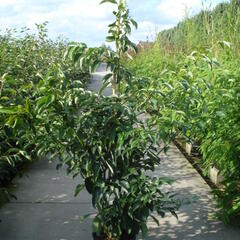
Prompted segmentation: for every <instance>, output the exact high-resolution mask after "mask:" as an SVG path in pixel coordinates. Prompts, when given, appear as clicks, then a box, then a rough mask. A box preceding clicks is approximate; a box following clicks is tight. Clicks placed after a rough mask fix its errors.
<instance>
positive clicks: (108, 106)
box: [59, 0, 179, 240]
mask: <svg viewBox="0 0 240 240" xmlns="http://www.w3.org/2000/svg"><path fill="white" fill-rule="evenodd" d="M102 3H111V4H113V5H114V6H115V7H116V10H114V12H113V14H114V16H115V17H116V20H115V21H114V23H112V24H110V25H109V34H110V35H109V36H108V37H107V41H109V42H114V44H115V51H114V50H110V49H106V48H87V46H86V45H85V44H70V46H69V49H68V51H67V52H66V55H65V57H70V58H71V59H72V60H73V61H74V62H75V64H76V65H80V66H81V67H88V68H90V70H94V69H96V68H97V66H98V65H99V64H100V63H101V62H106V63H107V66H108V68H110V70H111V73H109V74H108V75H106V76H105V77H104V84H103V88H102V89H101V90H100V92H99V94H97V93H92V92H88V91H83V92H82V94H80V95H79V98H81V100H80V101H78V102H79V105H78V106H79V112H78V113H77V114H75V116H74V115H73V126H74V127H73V128H72V129H70V128H69V133H68V134H69V135H68V136H69V137H67V138H66V140H65V146H66V151H65V152H62V153H61V154H59V155H60V156H61V157H60V159H61V164H62V165H63V164H65V165H67V171H68V173H72V174H73V175H74V177H76V176H78V175H81V177H82V178H83V183H81V184H79V185H78V187H77V188H76V195H77V194H78V193H79V192H81V191H82V190H83V189H84V188H86V189H87V191H88V192H89V193H90V194H91V195H92V205H93V207H94V208H95V209H96V210H97V213H96V215H95V217H94V220H93V225H92V226H93V237H94V239H106V240H107V239H108V240H127V239H129V240H135V239H136V237H137V235H138V234H139V233H140V232H142V234H143V235H144V236H145V235H146V233H147V220H148V219H149V217H151V218H153V220H154V221H155V222H156V223H157V224H159V222H158V220H157V218H156V217H155V216H154V213H157V214H159V215H160V216H164V215H165V212H171V213H172V214H174V215H175V216H176V213H175V211H176V210H177V208H178V206H179V201H177V200H176V199H175V195H174V194H172V193H170V192H166V191H165V192H164V191H162V185H163V184H170V183H171V181H170V180H169V179H163V178H162V179H161V178H153V177H150V175H151V174H150V172H151V171H154V170H155V166H156V165H158V164H160V157H159V154H160V152H162V151H165V150H166V149H167V146H165V145H162V146H159V132H158V131H157V132H156V131H155V130H153V129H152V126H151V125H149V124H148V122H142V121H140V120H139V117H138V115H137V112H136V106H135V105H133V104H132V102H129V99H128V96H127V95H124V94H123V95H121V86H120V84H121V83H122V82H123V81H124V80H125V81H126V82H128V83H129V86H131V80H132V75H131V73H130V72H129V71H128V70H127V69H126V68H125V67H124V66H123V65H122V64H121V56H122V55H123V54H126V55H128V56H129V58H131V56H130V55H129V54H128V50H130V49H133V50H135V51H136V50H137V49H136V46H135V45H134V44H133V43H132V42H131V41H130V40H129V38H128V35H129V34H130V33H131V25H133V26H135V27H137V23H136V22H135V21H134V20H133V19H132V18H130V16H129V10H128V8H127V5H126V2H125V1H122V0H119V1H118V2H117V1H115V0H104V1H102V2H101V4H102ZM110 83H111V85H112V89H113V95H112V96H110V97H105V96H103V95H101V92H102V90H103V89H104V87H106V86H107V85H109V84H110ZM70 136H71V137H70ZM168 137H169V136H165V138H163V142H164V140H166V139H168ZM87 217H88V215H86V216H85V217H84V218H87Z"/></svg>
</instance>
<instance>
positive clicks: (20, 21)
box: [0, 0, 227, 46]
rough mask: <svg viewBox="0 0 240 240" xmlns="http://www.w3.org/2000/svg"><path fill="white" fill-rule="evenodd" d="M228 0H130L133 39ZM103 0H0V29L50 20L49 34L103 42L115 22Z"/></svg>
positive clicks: (90, 42) (92, 43)
mask: <svg viewBox="0 0 240 240" xmlns="http://www.w3.org/2000/svg"><path fill="white" fill-rule="evenodd" d="M202 1H204V5H205V6H208V7H209V6H210V5H211V7H214V6H215V5H216V4H217V3H219V2H223V1H225V2H226V1H227V0H128V1H127V2H128V6H129V9H130V13H131V16H132V17H133V18H134V19H135V20H136V21H137V22H138V26H139V27H138V30H137V31H133V33H132V35H131V40H132V41H134V42H135V43H137V42H138V41H140V40H142V41H144V40H146V39H149V40H150V41H153V40H154V39H155V37H156V34H157V32H159V31H161V30H164V29H168V28H171V27H173V26H175V25H176V24H177V23H178V22H179V21H181V20H182V19H183V18H184V16H185V13H186V9H187V12H189V14H190V15H194V14H196V13H198V12H199V11H200V10H201V9H202ZM99 3H100V0H0V30H1V31H4V30H5V29H6V28H17V29H20V28H21V27H27V28H30V29H31V31H34V29H36V27H35V23H42V22H45V21H48V22H49V23H48V33H49V37H51V38H52V39H56V38H57V37H58V36H60V35H61V36H64V38H67V39H69V40H72V41H78V42H85V43H87V44H88V45H89V46H100V45H101V44H103V43H104V42H105V37H106V35H107V29H108V28H107V26H108V25H109V24H110V23H111V22H113V16H112V10H113V5H112V4H103V5H99Z"/></svg>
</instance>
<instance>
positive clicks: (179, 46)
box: [127, 1, 240, 222]
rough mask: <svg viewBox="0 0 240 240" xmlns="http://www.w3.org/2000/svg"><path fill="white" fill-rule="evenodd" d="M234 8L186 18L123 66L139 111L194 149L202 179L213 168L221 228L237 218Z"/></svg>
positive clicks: (239, 169) (239, 167)
mask: <svg viewBox="0 0 240 240" xmlns="http://www.w3.org/2000/svg"><path fill="white" fill-rule="evenodd" d="M239 7H240V5H239V1H231V2H230V3H222V4H219V5H218V6H217V7H216V8H215V9H214V10H213V11H210V10H206V9H205V10H203V11H202V12H201V13H200V14H198V15H196V16H194V17H191V18H189V17H187V16H186V18H185V20H183V21H182V22H180V23H179V24H178V25H177V26H176V27H175V28H173V29H170V30H166V31H163V32H160V33H159V34H158V36H157V40H156V41H155V43H154V47H153V48H152V49H146V50H145V51H144V50H143V51H141V52H140V53H139V54H138V55H137V56H136V58H135V59H134V61H132V62H131V61H130V62H128V63H127V64H128V66H130V68H131V69H132V70H133V71H134V73H135V74H136V75H137V76H140V77H141V80H139V79H138V80H136V84H137V83H138V86H141V88H140V89H141V91H139V87H136V88H135V90H134V91H133V92H132V93H131V95H133V96H134V98H135V100H137V102H139V103H140V104H139V107H140V108H143V109H146V110H147V111H148V112H150V113H151V114H152V119H153V121H155V124H156V126H162V125H164V126H168V124H173V126H174V131H175V133H176V135H179V136H181V137H184V138H185V140H186V141H188V142H192V143H193V144H195V143H197V144H198V145H199V151H200V152H201V154H202V160H201V163H200V164H201V166H202V168H203V169H204V170H205V173H206V174H208V171H209V168H210V167H212V166H215V167H217V168H218V169H219V170H220V172H221V174H222V175H223V176H224V181H223V183H222V187H221V188H220V189H221V190H219V189H218V190H216V191H215V194H216V198H217V200H218V207H219V208H220V210H221V211H220V215H221V217H222V218H223V220H224V221H225V222H229V220H230V218H231V217H235V216H239V213H240V187H239V186H240V184H239V183H240V174H239V173H240V154H239V151H240V125H239V119H240V115H239V108H240V105H239V102H240V101H239V100H240V99H239V97H240V95H239V91H240V85H239V68H238V66H239V46H240V45H239V36H240V31H239V29H240V28H239V16H240V8H239ZM139 81H140V82H139ZM168 117H171V118H172V121H170V122H169V118H168Z"/></svg>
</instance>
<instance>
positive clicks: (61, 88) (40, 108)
mask: <svg viewBox="0 0 240 240" xmlns="http://www.w3.org/2000/svg"><path fill="white" fill-rule="evenodd" d="M101 3H111V4H113V6H114V10H115V11H114V12H113V14H114V16H115V21H114V22H113V23H112V24H110V25H109V36H108V37H107V38H106V39H107V41H109V42H113V43H114V44H115V50H111V49H109V48H106V47H100V48H88V47H87V45H86V44H84V43H74V42H72V43H69V44H68V43H66V42H64V41H62V40H58V41H56V42H53V41H51V40H49V39H48V38H47V31H46V24H45V23H44V24H40V25H37V28H38V35H37V36H35V35H32V34H29V33H28V32H27V30H23V32H22V33H21V34H22V37H15V35H16V33H12V32H7V33H6V34H3V35H1V36H0V43H1V45H0V53H1V54H0V60H1V65H0V76H1V81H0V141H1V146H0V200H1V203H2V202H5V201H8V200H9V198H10V197H12V196H11V194H10V193H9V192H8V191H7V188H6V187H7V185H8V184H9V182H11V180H12V178H13V177H14V176H15V175H16V174H17V173H18V172H19V169H20V168H21V166H22V165H23V164H24V163H26V162H30V161H32V160H34V159H37V158H39V157H41V156H45V155H47V154H49V155H50V156H51V158H52V159H53V158H56V157H57V158H59V159H60V163H59V165H58V167H61V166H63V165H65V166H67V173H68V174H70V173H71V174H72V175H73V177H76V176H79V175H80V176H81V177H82V178H83V180H84V182H83V184H79V185H78V186H77V188H76V192H75V195H76V196H77V195H78V194H79V193H80V192H81V191H82V190H83V188H86V189H87V191H88V192H89V193H90V194H91V195H92V205H93V207H94V208H95V209H96V210H97V214H96V215H95V217H94V220H93V232H94V237H95V239H109V240H110V239H111V240H127V239H129V240H135V239H136V238H137V235H138V234H139V233H140V232H141V233H142V234H143V236H145V235H146V233H147V230H148V229H147V220H148V219H149V218H152V219H153V220H154V221H155V222H156V224H158V225H159V222H158V220H157V219H156V218H155V217H154V215H153V213H154V212H156V213H158V214H159V215H160V216H162V217H164V215H165V213H166V212H170V213H172V214H173V215H174V216H175V217H177V215H176V213H175V211H176V210H177V209H178V207H179V204H180V202H179V200H177V199H176V197H175V195H174V194H173V193H171V192H165V191H163V190H162V189H163V185H164V184H171V183H172V181H171V180H170V179H167V178H155V177H150V176H149V175H148V174H146V171H147V172H152V171H154V170H155V166H156V165H158V164H160V160H161V159H160V157H159V154H160V153H161V152H163V151H164V152H166V151H167V150H168V145H169V143H170V142H171V141H172V140H173V139H174V138H176V137H179V136H181V137H182V138H184V139H185V140H186V141H188V142H191V143H195V142H197V143H199V151H201V153H202V160H201V165H202V167H203V169H205V171H206V173H207V172H208V171H209V168H210V167H212V166H215V167H217V168H218V169H219V170H220V172H221V174H222V175H223V176H224V181H223V182H222V185H221V186H222V188H217V189H216V191H215V195H216V198H217V200H218V206H219V207H220V209H221V216H222V217H223V220H224V221H225V222H229V220H230V219H231V217H235V216H239V213H240V193H239V192H240V191H239V188H240V187H239V185H240V161H239V160H240V159H239V156H240V125H239V120H240V105H239V102H240V101H239V100H240V99H239V98H240V86H239V73H240V72H239V71H240V70H239V69H238V66H239V60H238V55H239V42H238V39H239V34H240V33H239V30H238V29H239V16H240V9H239V7H240V6H239V3H238V1H231V3H230V4H220V5H219V6H217V7H216V9H214V10H213V11H206V10H204V11H202V12H201V13H200V14H199V15H197V16H195V17H193V18H186V19H185V21H183V22H181V23H180V24H179V25H178V26H177V27H176V28H174V29H172V30H168V31H164V32H161V33H160V34H159V36H158V38H157V40H156V42H155V44H154V47H153V48H152V49H147V50H145V51H144V50H143V51H141V53H139V54H137V55H136V57H135V59H134V61H131V60H129V62H128V66H130V67H131V70H129V69H127V68H126V67H125V65H124V64H123V63H122V62H123V61H122V59H123V58H125V57H128V58H129V59H132V56H131V55H132V53H133V51H134V52H137V48H136V46H135V45H134V44H133V43H132V42H131V41H130V40H129V38H128V35H129V34H130V33H131V27H136V28H137V23H136V22H135V21H134V20H133V19H132V18H131V17H130V15H129V10H128V8H127V5H126V1H123V0H119V1H116V0H103V1H101ZM216 19H218V20H219V21H216ZM229 29H231V30H232V31H231V32H229ZM129 53H131V54H129ZM102 62H105V63H106V64H107V67H108V68H109V69H110V70H111V73H109V74H107V75H106V76H105V77H104V84H103V87H102V89H100V91H99V93H93V92H90V91H86V90H85V84H86V83H87V80H88V78H89V73H91V72H94V71H95V70H96V69H97V67H98V66H99V65H100V64H101V63H102ZM110 84H111V86H112V88H113V95H112V96H111V97H105V96H103V95H102V94H101V93H102V91H103V90H104V88H106V87H107V86H108V85H110ZM146 112H148V113H150V115H149V116H148V118H147V119H146V120H145V121H141V120H140V118H139V115H140V113H146ZM160 142H161V145H160ZM88 216H89V214H88V215H86V216H83V220H84V219H86V218H87V217H88Z"/></svg>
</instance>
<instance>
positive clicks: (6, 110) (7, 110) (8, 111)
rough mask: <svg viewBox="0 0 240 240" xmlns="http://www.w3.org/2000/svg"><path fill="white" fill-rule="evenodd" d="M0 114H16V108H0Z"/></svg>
mask: <svg viewBox="0 0 240 240" xmlns="http://www.w3.org/2000/svg"><path fill="white" fill-rule="evenodd" d="M0 113H5V114H16V113H18V111H17V110H16V108H4V107H0Z"/></svg>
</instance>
